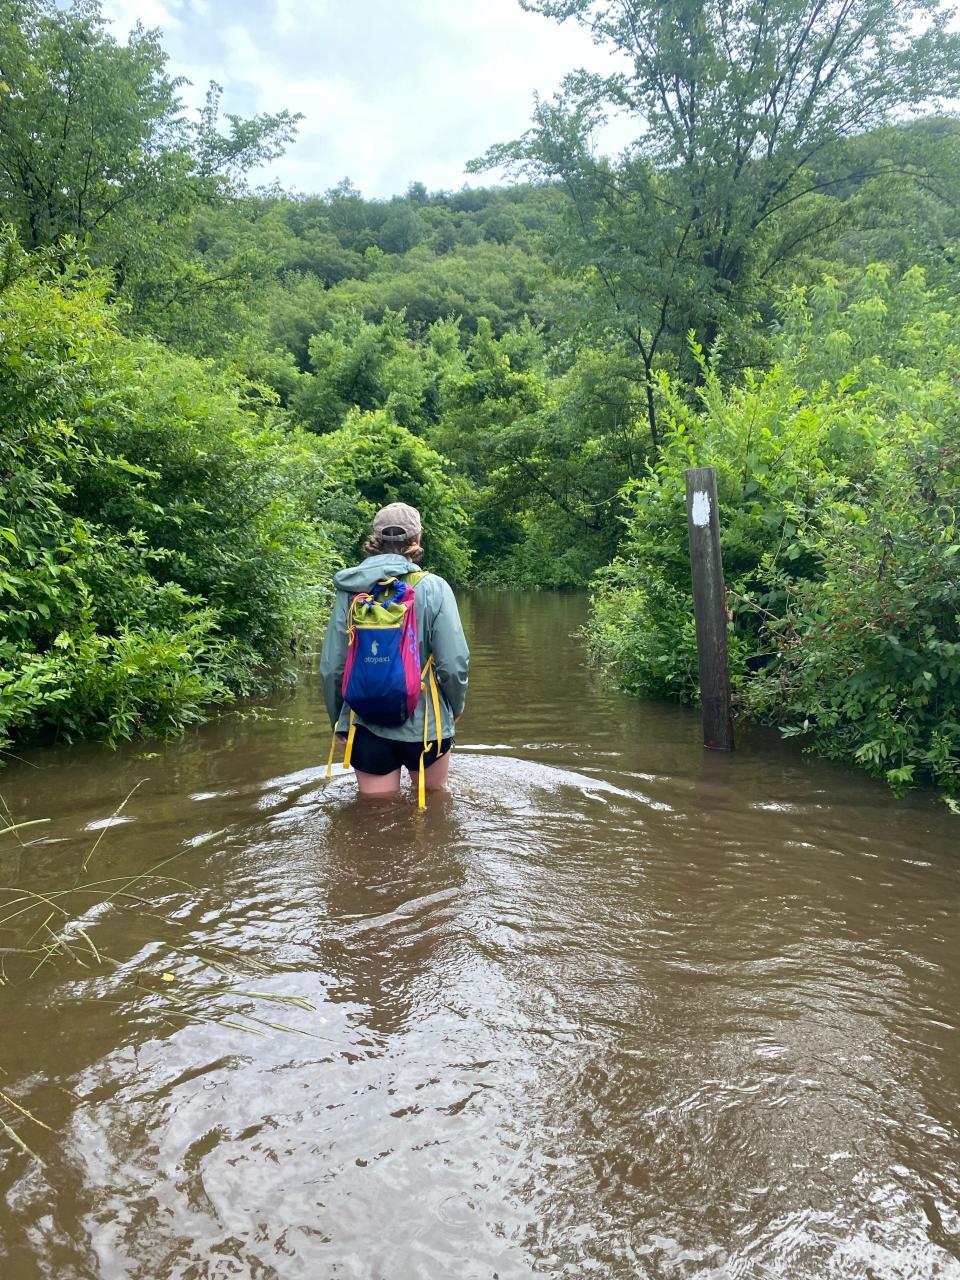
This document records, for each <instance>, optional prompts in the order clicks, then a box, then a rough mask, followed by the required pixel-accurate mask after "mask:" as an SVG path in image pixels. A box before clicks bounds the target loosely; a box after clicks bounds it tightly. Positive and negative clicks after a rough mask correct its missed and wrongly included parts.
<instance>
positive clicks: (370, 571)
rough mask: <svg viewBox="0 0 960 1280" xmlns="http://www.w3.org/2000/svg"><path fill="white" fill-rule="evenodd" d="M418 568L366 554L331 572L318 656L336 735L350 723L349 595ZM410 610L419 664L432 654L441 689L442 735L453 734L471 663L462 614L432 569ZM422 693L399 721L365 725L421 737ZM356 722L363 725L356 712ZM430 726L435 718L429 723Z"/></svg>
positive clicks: (402, 559)
mask: <svg viewBox="0 0 960 1280" xmlns="http://www.w3.org/2000/svg"><path fill="white" fill-rule="evenodd" d="M417 572H419V566H418V565H416V564H414V562H413V561H412V560H408V559H407V558H406V556H398V555H381V556H368V557H367V559H366V560H364V562H363V564H358V565H357V566H356V567H355V568H353V569H341V570H340V572H339V573H337V574H335V575H334V578H333V581H334V585H335V586H336V588H337V598H336V601H335V603H334V606H333V613H332V615H331V617H330V622H329V624H328V625H327V634H326V636H325V637H324V641H323V652H322V654H321V656H320V674H321V676H322V677H323V697H324V701H325V702H326V704H327V711H328V713H329V715H330V723H331V724H332V725H334V726H335V727H336V729H337V732H338V733H346V732H347V728H348V727H349V723H350V711H349V708H348V707H345V706H344V702H343V694H342V692H341V686H342V683H343V669H344V666H345V665H346V661H347V610H348V609H349V607H350V598H351V596H353V595H355V594H356V593H357V592H358V591H369V590H371V588H372V587H374V586H375V585H376V584H377V583H378V582H379V581H380V579H381V578H393V577H399V576H400V575H401V574H405V573H417ZM414 596H415V599H414V608H415V610H416V615H417V636H418V637H419V640H420V666H421V668H422V667H423V666H424V665H425V663H426V661H427V658H429V656H430V654H431V653H432V654H433V664H434V669H435V671H436V677H437V685H438V687H439V690H440V720H441V726H442V735H443V737H444V738H452V737H453V736H454V729H453V721H454V717H455V716H459V715H460V713H461V711H462V710H463V707H464V703H465V702H466V700H467V673H468V671H469V667H470V651H469V650H468V648H467V641H466V638H465V636H464V634H463V627H462V626H461V625H460V612H459V610H458V609H457V601H456V599H455V597H454V594H453V591H452V590H451V589H450V584H449V583H448V582H446V581H445V580H444V579H443V578H440V577H438V576H437V575H436V574H435V573H428V574H427V575H426V577H425V578H421V579H420V581H419V582H418V583H417V584H416V585H415V587H414ZM424 701H425V699H424V697H423V695H421V697H420V701H419V702H418V704H417V709H416V711H415V712H414V713H413V715H412V716H411V717H410V719H409V720H405V721H404V722H403V724H401V725H396V726H394V727H385V726H383V725H369V726H368V727H369V728H370V729H371V730H372V731H373V732H374V733H377V734H379V736H380V737H381V738H397V739H399V740H400V741H401V742H422V741H423V708H424ZM356 722H357V724H366V723H367V722H366V721H365V720H362V719H361V718H360V716H357V717H356ZM430 728H431V730H432V729H433V722H432V719H431V723H430Z"/></svg>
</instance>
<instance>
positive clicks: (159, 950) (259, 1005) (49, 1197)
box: [0, 594, 960, 1280]
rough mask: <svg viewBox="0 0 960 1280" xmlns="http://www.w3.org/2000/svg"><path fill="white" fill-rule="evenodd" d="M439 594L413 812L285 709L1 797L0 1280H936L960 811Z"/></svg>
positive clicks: (35, 780)
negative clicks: (452, 652)
mask: <svg viewBox="0 0 960 1280" xmlns="http://www.w3.org/2000/svg"><path fill="white" fill-rule="evenodd" d="M465 604H466V607H465V620H466V624H467V627H468V631H469V634H470V637H471V640H472V645H473V651H474V658H475V665H474V671H475V676H474V680H473V684H472V695H471V700H470V704H469V707H468V710H467V714H466V716H465V717H464V719H463V720H462V721H461V744H462V745H461V746H460V747H458V749H457V753H456V759H455V765H454V771H453V777H454V781H453V785H452V790H451V793H450V795H449V796H447V797H445V798H435V799H433V800H431V802H430V806H429V809H428V811H427V812H426V813H425V814H418V812H417V810H416V807H415V801H414V800H413V799H412V798H411V796H410V795H409V793H405V795H404V797H403V798H402V799H401V800H400V801H397V802H388V803H386V804H384V803H376V802H374V803H370V802H367V803H365V804H364V803H359V802H358V800H357V799H356V796H355V791H354V785H353V782H352V779H351V778H350V776H349V775H347V774H344V773H343V772H342V770H338V776H335V778H334V779H333V781H332V782H331V783H330V784H329V785H328V786H324V783H323V763H324V762H325V758H326V750H327V743H328V737H327V731H326V726H325V723H324V718H323V715H322V712H321V710H320V705H319V701H318V687H317V684H316V681H315V680H313V679H312V678H308V679H307V680H306V681H305V682H304V683H303V684H302V685H301V687H300V689H299V690H298V691H297V693H296V694H295V695H292V696H291V695H282V696H278V697H277V698H276V699H274V700H273V701H272V702H271V704H270V705H269V707H263V706H261V707H259V708H253V709H250V708H247V709H245V710H244V712H243V713H242V714H230V715H227V716H225V717H224V718H222V719H221V720H220V721H219V722H217V723H214V724H210V725H207V726H204V727H202V728H200V729H198V730H197V731H196V732H194V733H191V734H190V735H189V736H188V737H187V738H186V739H184V740H182V741H180V742H177V743H173V744H169V745H166V746H164V745H161V746H159V747H157V746H156V745H155V744H147V745H146V746H144V744H139V745H137V746H133V747H130V748H128V749H125V750H124V751H123V752H121V753H119V754H116V755H114V754H111V753H109V752H107V751H105V750H103V749H101V748H98V747H92V746H82V747H77V748H74V749H72V750H62V751H48V752H40V751H38V752H35V753H32V754H31V755H30V756H29V763H20V764H18V763H13V764H11V765H10V766H9V767H8V768H7V769H5V770H4V771H3V773H2V775H0V793H2V796H3V798H4V800H5V801H6V803H7V804H8V805H9V808H10V811H11V813H12V814H13V816H14V818H15V819H16V820H17V821H19V822H25V821H28V820H36V819H41V818H43V819H49V821H47V822H45V823H44V824H42V825H38V826H34V827H24V828H22V829H21V830H20V831H19V832H17V833H15V834H14V835H11V834H8V835H6V836H4V837H3V838H2V844H0V881H2V884H3V885H4V886H20V887H21V888H22V889H26V890H29V891H30V892H31V893H33V894H36V895H42V898H41V897H36V898H30V897H28V896H26V895H24V894H22V893H21V894H20V895H19V901H18V902H14V901H13V899H14V898H15V897H16V895H14V894H13V893H12V892H10V891H9V889H4V891H3V892H2V893H0V898H2V899H5V900H6V901H7V902H8V903H12V905H9V906H8V907H7V908H6V909H5V910H3V911H2V912H0V915H2V916H3V917H4V919H5V923H4V925H3V929H2V932H0V947H4V948H7V949H8V950H7V951H6V952H5V954H2V955H0V961H2V962H3V971H4V973H5V975H6V977H7V979H8V981H7V984H6V985H5V986H3V987H0V1027H2V1033H0V1035H2V1039H0V1091H2V1096H0V1121H2V1124H3V1125H4V1126H6V1128H4V1127H2V1126H0V1259H2V1261H0V1276H2V1277H3V1280H34V1277H53V1278H55V1280H75V1278H77V1277H84V1278H86V1277H95V1278H96V1280H113V1278H114V1277H124V1278H125V1280H126V1278H135V1280H168V1278H172V1277H177V1278H178V1280H201V1278H213V1277H215V1278H217V1280H219V1278H221V1277H223V1278H226V1277H244V1278H247V1277H251V1278H256V1280H299V1278H300V1277H303V1278H304V1280H328V1278H329V1277H336V1278H338V1280H339V1278H346V1277H350V1278H356V1280H417V1278H418V1277H424V1278H429V1280H441V1278H442V1280H447V1278H450V1280H494V1277H496V1278H498V1280H514V1278H517V1280H519V1278H521V1277H527V1276H562V1277H577V1278H580V1277H613V1278H619V1277H631V1278H633V1277H641V1278H647V1277H649V1278H651V1280H680V1278H681V1277H682V1278H683V1280H693V1278H697V1280H707V1278H709V1280H726V1278H727V1277H730V1278H744V1280H769V1278H772V1277H787V1278H790V1280H792V1278H795V1277H796V1278H801V1280H805V1278H807V1277H810V1278H817V1280H819V1278H820V1277H849V1278H850V1280H871V1278H872V1280H894V1278H896V1280H904V1278H907V1277H911V1278H916V1280H930V1278H932V1277H950V1278H954V1277H960V1212H958V1209H960V1168H958V1160H960V1037H958V1031H957V1010H958V1002H960V839H958V837H960V818H953V817H952V816H951V815H950V814H949V813H948V812H947V811H946V810H945V809H944V808H943V807H942V806H940V805H938V804H937V803H936V801H935V800H934V799H933V798H932V797H930V796H929V795H914V796H910V797H908V798H907V799H905V800H897V799H895V798H894V797H892V796H891V795H889V794H888V793H887V791H886V790H885V789H884V788H882V787H881V786H880V785H878V784H876V783H874V782H872V781H870V780H869V779H866V778H864V777H862V776H860V775H859V774H857V773H856V772H854V771H852V770H845V769H840V768H837V767H834V766H831V765H827V764H824V763H822V762H817V761H815V760H813V759H810V758H808V757H804V756H802V755H801V754H799V752H798V751H797V750H796V748H795V746H793V745H792V744H781V743H780V742H779V741H777V740H776V738H774V737H772V736H769V735H767V734H765V733H754V734H752V735H750V736H744V737H743V741H742V742H741V744H740V749H739V750H738V751H737V752H736V753H735V754H734V755H732V756H719V755H710V754H706V753H704V752H703V751H702V750H701V748H700V744H699V736H698V728H699V718H698V716H697V714H696V713H695V712H692V711H689V710H683V709H679V708H675V707H669V706H662V705H652V704H642V703H633V702H631V703H626V702H624V701H622V700H621V699H620V698H618V697H617V696H616V695H615V694H613V693H611V692H610V691H609V690H605V689H604V688H602V687H601V686H600V685H598V683H597V682H596V681H595V680H594V678H593V677H592V675H591V674H590V673H589V672H588V671H587V670H585V668H584V666H583V661H582V655H581V652H580V648H579V644H578V642H577V640H576V639H575V637H574V636H573V635H572V633H573V632H575V630H576V629H577V627H579V626H580V625H581V624H582V622H583V601H582V600H581V599H578V598H576V597H561V596H548V595H520V594H508V595H478V596H474V597H472V598H470V599H468V600H467V601H466V602H465ZM153 752H156V753H157V754H156V755H152V753H153ZM151 757H152V758H151ZM136 784H139V786H137V789H136V790H135V791H134V793H133V794H132V795H131V796H130V797H129V799H128V800H127V803H126V805H125V806H123V807H122V808H121V809H120V812H119V813H117V812H116V811H117V810H118V807H120V806H121V804H122V802H123V800H124V798H125V797H126V796H127V795H128V793H129V792H130V790H131V788H133V787H134V786H135V785H136ZM18 838H19V841H20V842H22V843H18ZM94 846H96V847H95V848H94ZM170 859H172V860H170ZM84 863H86V867H84ZM75 886H79V888H76V887H75ZM24 907H26V908H29V909H28V910H26V911H25V912H24V914H23V915H20V916H17V917H16V918H14V919H11V918H10V917H11V914H12V912H13V911H15V910H20V909H21V908H24ZM27 946H29V947H30V948H31V954H30V956H29V957H25V956H23V955H21V954H17V953H16V951H15V950H13V949H14V948H18V947H27ZM38 966H39V967H38ZM31 970H36V971H35V972H33V973H32V976H28V975H29V974H30V972H31ZM27 1112H29V1113H30V1114H29V1115H28V1114H25V1113H27ZM31 1117H33V1118H31ZM38 1122H42V1125H45V1126H49V1128H45V1127H41V1123H38ZM14 1134H15V1135H17V1137H18V1138H19V1140H20V1141H21V1142H23V1143H24V1144H25V1145H26V1146H27V1147H29V1149H30V1151H31V1152H32V1153H33V1154H32V1155H28V1154H27V1153H26V1152H25V1151H24V1150H22V1149H21V1148H20V1147H18V1146H17V1145H16V1141H15V1139H14V1136H13V1135H14Z"/></svg>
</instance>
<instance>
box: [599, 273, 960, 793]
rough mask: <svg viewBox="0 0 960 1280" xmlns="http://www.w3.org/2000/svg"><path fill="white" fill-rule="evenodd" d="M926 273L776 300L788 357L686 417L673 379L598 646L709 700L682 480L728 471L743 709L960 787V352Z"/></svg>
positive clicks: (839, 752) (665, 388) (710, 382)
mask: <svg viewBox="0 0 960 1280" xmlns="http://www.w3.org/2000/svg"><path fill="white" fill-rule="evenodd" d="M956 332H957V317H956V315H955V314H953V313H952V312H951V311H950V309H949V308H948V307H946V306H945V305H944V304H943V303H942V301H941V300H940V299H938V297H937V296H935V295H934V294H932V293H931V292H930V291H929V290H928V289H927V288H926V287H925V284H924V280H923V276H922V273H920V272H918V271H917V270H912V271H909V272H907V273H906V274H905V275H904V276H902V277H901V278H899V279H895V280H893V279H891V278H890V274H889V272H888V271H887V270H886V269H884V268H880V267H877V268H871V269H869V270H868V271H867V272H866V273H864V274H863V275H862V276H861V277H860V278H858V279H857V280H856V281H854V282H853V283H852V284H850V285H849V286H847V287H846V288H843V287H841V286H840V285H839V284H838V283H837V282H836V281H832V280H828V281H825V282H824V284H823V286H822V287H820V288H819V289H816V290H812V291H809V292H806V291H802V290H801V291H797V292H796V293H794V294H793V296H792V297H791V298H790V299H789V300H788V301H787V303H786V305H785V307H784V310H783V327H782V331H781V334H780V336H779V339H778V345H779V356H780V359H779V362H778V363H777V364H776V365H775V366H774V367H773V368H772V369H771V370H770V371H769V372H768V373H767V374H766V375H765V376H763V377H758V376H756V375H753V374H750V373H747V374H746V375H745V376H744V378H743V379H742V380H741V382H740V384H739V385H737V386H735V387H732V388H729V389H725V388H724V387H723V386H722V385H721V384H720V382H719V380H718V379H717V377H716V376H715V374H714V373H713V372H712V370H711V369H710V368H709V367H708V365H707V364H706V362H705V361H704V359H703V353H702V352H699V351H698V352H696V354H697V356H698V359H699V360H700V362H701V368H702V371H703V382H702V385H701V387H700V389H699V392H698V402H697V404H696V405H695V406H694V407H691V406H690V405H689V403H687V402H685V401H684V399H683V398H682V397H681V395H680V394H679V393H678V391H677V389H676V388H675V387H674V386H673V385H672V384H671V383H670V381H669V380H668V379H667V378H665V377H664V378H663V380H662V382H661V386H660V399H661V406H662V411H663V417H664V422H665V424H666V429H665V433H664V441H663V447H662V450H661V452H660V455H659V457H658V459H657V461H656V462H655V463H654V464H653V465H652V466H651V467H650V468H649V469H648V472H647V474H646V475H645V476H644V477H643V478H642V479H641V480H639V481H638V482H637V484H636V485H635V486H634V487H633V488H632V490H631V491H630V493H629V500H630V505H631V515H630V518H629V520H628V534H627V538H626V542H625V546H624V550H623V552H622V554H621V556H620V557H619V558H618V559H617V560H616V561H615V562H614V564H613V565H612V566H611V567H610V568H609V569H607V570H606V571H604V572H603V574H601V576H600V577H599V578H598V580H597V585H596V591H595V595H594V612H593V625H592V628H591V643H592V648H593V653H594V656H595V657H596V659H597V660H598V661H599V662H600V663H601V664H602V665H604V666H605V667H606V668H607V669H608V670H609V671H610V672H611V673H612V674H613V675H614V676H615V678H617V679H618V680H619V681H620V683H621V684H623V685H624V686H625V687H626V688H628V689H630V690H631V691H633V692H637V693H645V694H650V695H655V696H667V697H676V698H681V699H689V698H691V697H693V696H695V694H696V690H697V665H696V647H695V639H694V633H693V628H692V626H691V620H690V615H691V604H690V579H689V565H688V558H687V533H686V517H685V504H684V477H683V472H684V469H685V468H686V467H688V466H694V465H696V466H714V467H716V468H717V473H718V488H719V497H720V518H721V528H722V541H723V555H724V568H725V574H726V579H727V588H728V597H729V604H730V608H731V616H732V625H731V633H730V635H731V653H732V664H733V673H734V679H735V684H736V686H737V687H738V697H739V702H740V706H741V708H742V710H744V711H745V712H746V713H747V714H750V715H753V716H757V717H761V718H763V719H765V720H768V721H770V722H772V723H776V724H778V725H780V726H781V728H782V730H783V732H784V733H787V734H795V735H800V736H802V737H803V738H804V740H805V741H806V742H807V743H808V744H809V745H811V746H813V747H815V748H816V749H817V750H818V751H820V752H821V753H823V754H825V755H828V756H832V757H834V758H836V759H841V760H849V761H854V762H856V763H858V764H861V765H863V766H865V767H867V768H869V769H871V770H872V771H874V772H876V773H879V774H881V775H882V776H884V777H886V778H887V780H888V781H889V782H891V783H892V784H893V785H895V786H898V785H905V784H908V783H911V782H913V781H917V780H920V779H927V780H933V781H935V782H936V783H937V784H938V785H939V786H940V787H941V788H942V789H943V790H944V791H945V792H952V791H955V790H957V789H958V780H960V663H958V662H957V658H958V656H960V647H958V645H960V574H958V569H960V561H958V559H957V553H958V545H960V531H958V529H957V512H958V509H960V464H958V438H960V433H958V423H960V395H958V386H960V344H958V343H957V341H956V340H955V338H954V335H955V334H956Z"/></svg>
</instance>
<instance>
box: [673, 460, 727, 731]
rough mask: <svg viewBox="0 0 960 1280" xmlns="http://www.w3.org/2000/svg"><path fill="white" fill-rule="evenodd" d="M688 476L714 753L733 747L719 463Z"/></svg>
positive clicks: (706, 709) (696, 608)
mask: <svg viewBox="0 0 960 1280" xmlns="http://www.w3.org/2000/svg"><path fill="white" fill-rule="evenodd" d="M685 476H686V482H687V535H688V537H689V541H690V575H691V577H692V579H693V614H694V618H695V620H696V624H697V658H698V661H699V665H700V704H701V707H702V709H703V745H704V746H705V747H709V748H710V749H711V750H712V751H732V750H733V718H732V716H731V713H730V665H729V659H728V657H727V598H726V591H725V589H724V585H723V562H722V560H721V558H720V521H719V518H718V514H717V512H718V504H717V473H716V471H715V470H714V469H713V467H691V468H690V469H689V470H688V471H687V472H686V473H685Z"/></svg>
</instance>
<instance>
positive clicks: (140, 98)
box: [0, 0, 300, 301]
mask: <svg viewBox="0 0 960 1280" xmlns="http://www.w3.org/2000/svg"><path fill="white" fill-rule="evenodd" d="M181 84H182V82H181V81H180V80H177V79H173V78H171V77H170V76H169V75H168V73H167V70H166V55H165V54H164V52H163V49H162V48H161V45H160V37H159V32H156V31H146V30H144V29H143V27H141V26H139V25H138V26H137V27H136V28H135V29H134V30H133V31H132V32H131V33H130V36H129V38H128V40H127V42H126V43H125V44H120V43H118V42H117V41H116V40H114V39H113V37H112V36H111V35H110V34H109V32H108V30H107V24H106V22H105V20H104V18H103V15H102V13H101V8H100V3H99V0H73V3H72V4H71V5H70V7H69V8H62V7H60V6H59V5H58V4H57V3H55V0H0V219H3V220H5V221H7V222H10V223H12V224H13V225H14V226H15V227H16V229H17V232H18V234H19V236H20V238H21V242H22V243H23V244H24V246H25V247H26V248H28V249H36V248H40V247H45V246H50V245H55V244H57V243H58V242H61V241H63V240H64V239H65V238H67V237H69V238H72V239H75V240H79V241H83V242H87V243H88V244H89V246H90V251H91V255H92V257H93V259H94V261H95V262H98V263H100V264H102V265H105V266H108V267H110V268H111V269H112V270H113V271H114V274H115V276H116V278H117V285H118V288H119V287H122V285H123V284H124V283H125V282H126V281H127V280H129V279H130V278H131V277H132V276H133V277H136V278H137V280H138V281H139V283H140V284H147V285H148V286H149V287H150V288H152V289H153V291H154V292H155V291H156V288H157V287H159V286H158V284H157V278H158V276H162V277H163V278H164V279H165V280H167V281H169V279H170V278H172V277H174V276H176V275H177V274H178V270H179V274H180V275H182V276H184V277H185V279H188V281H189V283H190V284H192V285H194V286H198V280H197V277H198V273H199V277H200V279H199V286H198V287H204V286H205V283H206V282H205V280H204V279H203V275H204V272H203V269H202V266H201V265H200V264H198V263H197V262H191V263H190V264H189V267H190V269H189V270H187V269H186V264H185V263H184V262H182V261H180V263H179V268H178V266H177V262H176V260H178V259H182V257H183V247H184V243H185V242H188V241H189V233H188V231H186V230H185V225H184V223H185V220H187V219H189V218H191V217H192V216H193V214H194V212H195V211H196V210H197V209H199V208H209V207H210V206H216V205H218V204H222V203H223V202H225V201H226V202H229V200H230V198H232V197H233V196H234V195H235V194H236V193H237V191H238V189H239V188H240V187H242V183H243V177H244V175H245V174H246V173H247V172H249V170H250V169H252V168H254V167H255V166H257V165H259V164H260V163H262V162H263V161H265V160H269V159H272V158H274V157H275V156H276V155H278V154H280V152H281V151H282V150H283V148H284V146H285V145H286V143H287V142H289V140H290V139H291V138H292V137H293V135H294V133H295V132H296V126H297V122H298V120H299V119H300V117H299V116H292V115H290V113H289V112H286V111H281V112H279V113H278V114H276V115H261V116H255V117H253V118H251V119H248V120H245V119H241V118H240V117H239V116H235V115H227V116H226V126H225V127H224V126H223V125H222V124H221V123H220V116H221V111H220V99H221V90H220V87H219V86H218V85H216V84H212V85H211V86H210V90H209V93H208V95H207V100H206V105H205V107H204V108H203V109H202V110H201V111H200V113H199V115H198V118H197V119H196V120H190V119H189V118H188V117H187V116H186V115H185V113H184V109H183V106H182V103H181V101H180V98H179V89H180V87H181ZM151 273H152V274H151ZM211 274H212V276H213V281H214V283H216V284H221V283H222V282H223V281H227V282H229V280H230V279H231V275H230V271H229V269H226V268H224V267H223V266H222V265H221V266H220V267H219V268H218V270H217V271H216V272H213V273H211ZM134 301H135V300H134Z"/></svg>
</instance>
